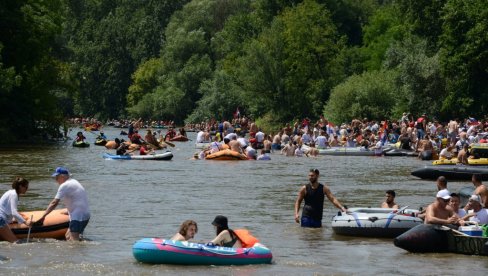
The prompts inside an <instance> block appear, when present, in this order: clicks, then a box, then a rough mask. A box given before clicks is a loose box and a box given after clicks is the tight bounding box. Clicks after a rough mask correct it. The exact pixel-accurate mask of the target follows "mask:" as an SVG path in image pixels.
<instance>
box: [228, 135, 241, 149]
mask: <svg viewBox="0 0 488 276" xmlns="http://www.w3.org/2000/svg"><path fill="white" fill-rule="evenodd" d="M229 147H230V150H233V151H236V152H239V153H242V147H241V143H239V141H237V137H233V138H232V140H230V141H229Z"/></svg>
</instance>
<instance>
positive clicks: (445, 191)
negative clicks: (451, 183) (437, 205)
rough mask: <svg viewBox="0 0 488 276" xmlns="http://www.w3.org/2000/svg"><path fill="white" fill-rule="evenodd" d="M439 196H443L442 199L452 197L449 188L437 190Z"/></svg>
mask: <svg viewBox="0 0 488 276" xmlns="http://www.w3.org/2000/svg"><path fill="white" fill-rule="evenodd" d="M436 197H437V198H442V199H450V198H451V194H450V193H449V191H448V190H446V189H444V190H440V191H439V192H437V196H436Z"/></svg>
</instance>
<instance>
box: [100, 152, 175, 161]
mask: <svg viewBox="0 0 488 276" xmlns="http://www.w3.org/2000/svg"><path fill="white" fill-rule="evenodd" d="M103 158H105V159H116V160H171V159H172V158H173V153H171V152H170V151H168V152H165V153H159V154H148V155H115V154H110V153H104V154H103Z"/></svg>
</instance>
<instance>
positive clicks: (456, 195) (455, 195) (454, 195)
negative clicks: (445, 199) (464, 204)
mask: <svg viewBox="0 0 488 276" xmlns="http://www.w3.org/2000/svg"><path fill="white" fill-rule="evenodd" d="M451 197H457V198H460V196H459V195H458V194H456V193H451Z"/></svg>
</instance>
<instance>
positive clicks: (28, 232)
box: [26, 215, 34, 243]
mask: <svg viewBox="0 0 488 276" xmlns="http://www.w3.org/2000/svg"><path fill="white" fill-rule="evenodd" d="M33 217H34V215H31V219H30V222H31V225H30V226H29V231H27V241H26V242H27V243H28V242H29V237H30V232H31V229H32V219H33Z"/></svg>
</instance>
